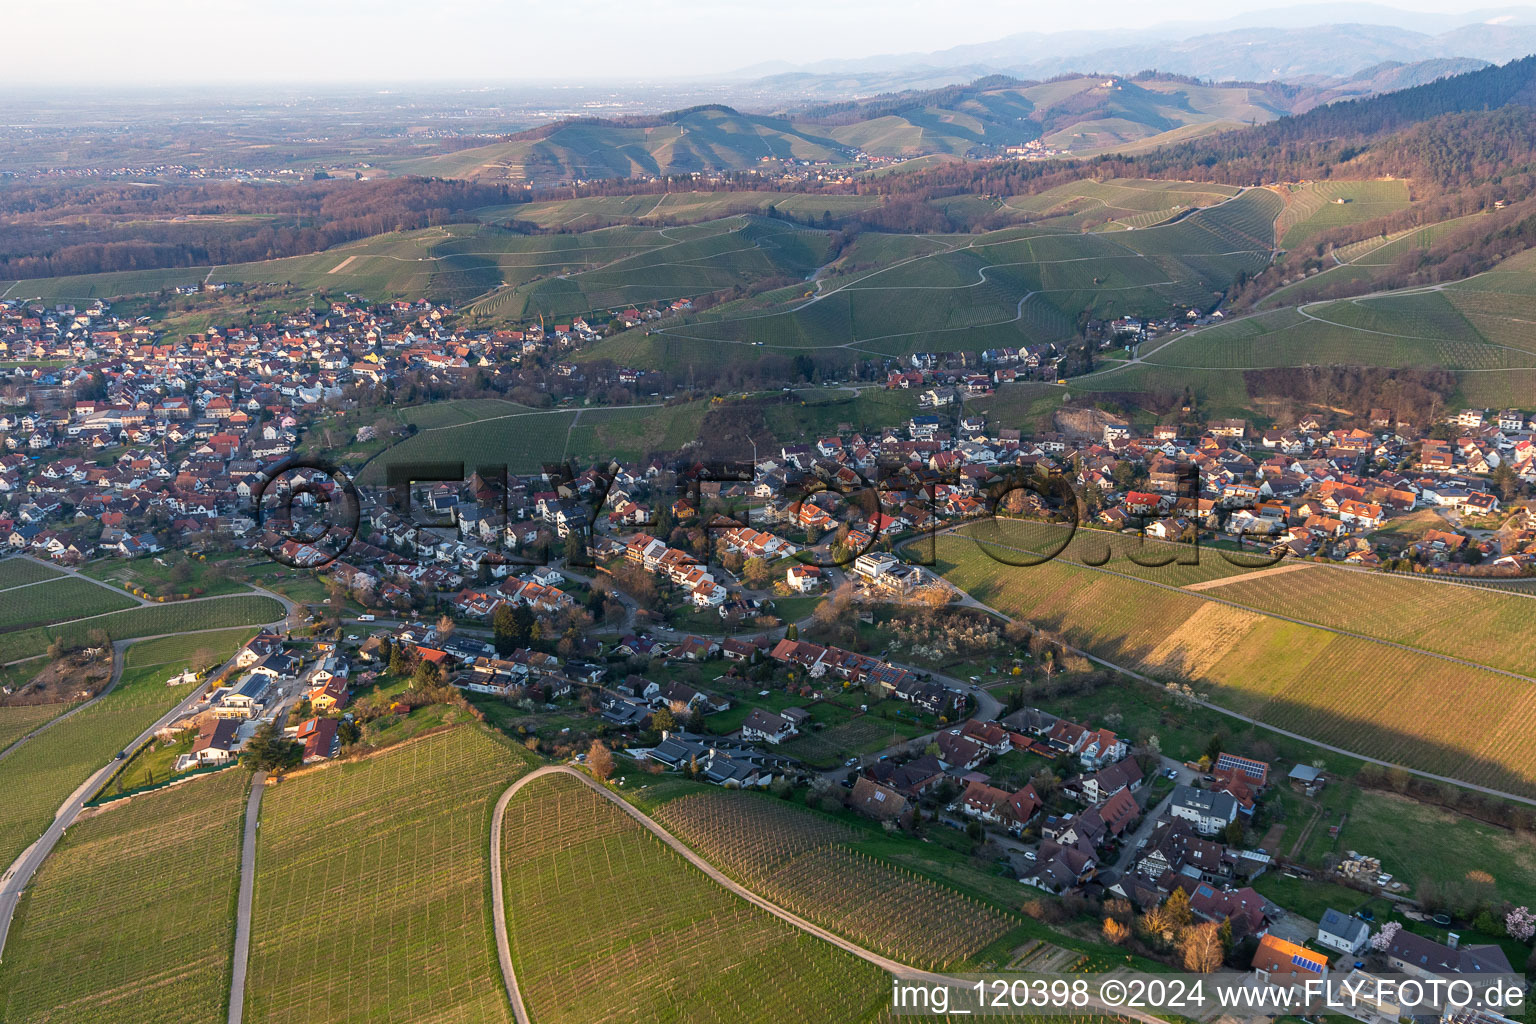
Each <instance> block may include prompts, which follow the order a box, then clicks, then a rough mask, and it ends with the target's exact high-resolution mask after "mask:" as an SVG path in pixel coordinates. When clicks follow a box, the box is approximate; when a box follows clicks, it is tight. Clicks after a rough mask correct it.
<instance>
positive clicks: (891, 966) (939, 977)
mask: <svg viewBox="0 0 1536 1024" xmlns="http://www.w3.org/2000/svg"><path fill="white" fill-rule="evenodd" d="M549 775H569V776H571V777H572V778H576V779H580V780H581V782H582V783H583V784H584V785H586V786H587V787H588V788H590V789H591V790H592V791H593V792H596V793H599V794H601V795H602V796H604V797H606V798H607V799H608V800H610V801H611V802H612V803H614V804H615V805H616V806H618V807H619V808H620V809H622V810H623V811H624V813H626V814H628V815H629V816H630V817H631V818H633V819H634V820H635V821H636V822H638V823H639V824H640V825H641V826H642V827H643V828H645V829H646V830H647V831H649V832H650V833H651V834H652V835H654V836H656V838H658V839H660V840H661V841H662V842H663V843H666V844H667V846H668V847H670V848H671V849H672V850H673V851H674V852H676V853H677V854H678V855H679V856H681V857H682V858H683V859H684V860H686V861H687V862H688V863H690V864H692V865H693V866H694V867H696V868H698V869H699V870H700V871H702V872H704V874H706V875H707V876H709V878H710V879H712V880H713V881H714V882H715V883H716V884H718V885H720V886H721V887H722V888H724V889H727V890H728V891H730V892H732V893H735V894H736V895H737V896H740V897H741V898H742V899H744V900H746V901H747V902H748V903H750V904H752V905H753V906H755V907H758V908H759V909H761V910H765V911H767V912H768V913H770V914H772V915H773V916H774V917H777V918H778V919H779V920H781V921H784V922H786V923H788V924H791V925H793V926H794V927H796V928H798V929H800V930H801V931H803V932H806V933H807V934H810V935H814V936H816V937H817V938H818V939H821V940H823V941H824V942H828V943H831V944H832V945H834V946H836V947H837V948H838V949H841V950H843V951H844V952H846V953H851V954H853V955H854V956H856V957H858V958H859V959H860V960H864V961H866V962H868V963H871V964H874V965H875V966H876V967H878V968H880V969H881V970H883V971H885V972H887V973H888V974H891V975H893V976H894V977H897V978H900V979H901V980H902V981H910V982H917V983H920V984H925V985H948V986H952V987H956V988H965V987H969V986H971V985H972V984H973V983H974V982H973V980H966V979H964V978H957V977H953V976H950V975H946V974H936V973H934V972H932V971H923V970H919V969H917V968H915V967H909V966H908V965H906V964H903V963H899V962H898V961H895V960H892V959H890V958H889V957H884V956H881V955H880V954H879V953H876V952H873V951H871V950H868V949H865V948H864V947H863V946H860V945H858V944H857V943H855V942H851V941H849V940H848V939H845V938H843V937H842V936H840V935H835V934H833V933H832V932H829V931H827V930H826V929H825V928H822V927H820V926H819V925H816V924H813V923H811V922H810V921H807V920H806V919H805V918H803V917H801V916H799V915H798V914H794V913H791V912H790V911H788V910H785V909H784V908H783V907H780V906H779V905H777V904H776V903H772V902H770V901H768V900H766V899H764V898H763V897H761V896H759V895H758V894H757V893H755V892H753V891H752V890H750V889H747V888H744V887H743V886H741V885H738V884H737V883H736V882H734V881H732V880H731V879H730V878H728V877H726V876H725V875H724V874H722V873H721V872H720V871H719V870H717V869H716V868H715V866H714V865H713V864H711V863H709V861H707V860H705V859H704V858H703V857H700V856H699V855H698V854H696V853H694V852H693V850H691V849H689V848H688V846H687V845H685V844H684V843H683V841H682V840H680V839H678V838H677V837H676V836H674V835H673V834H672V833H670V832H668V831H667V830H666V829H664V828H662V827H661V826H660V825H658V824H657V823H656V822H655V821H654V820H653V819H652V818H651V817H650V816H649V815H647V814H646V813H645V812H644V811H642V810H640V809H639V808H637V807H635V806H634V805H632V804H630V803H628V802H627V801H625V800H624V798H623V797H621V796H619V795H618V794H617V793H614V792H613V791H612V790H610V789H608V788H607V787H606V786H603V785H601V784H599V783H598V782H596V781H594V780H593V779H592V778H591V777H589V776H587V775H584V774H582V773H581V772H578V771H576V770H575V769H574V768H568V767H566V766H564V765H550V766H548V767H545V768H540V769H538V770H536V771H533V772H530V773H528V774H527V775H524V776H523V777H522V778H520V779H518V780H517V781H516V782H514V783H512V785H510V786H508V787H507V788H506V790H505V791H504V792H503V793H502V794H501V797H500V799H498V800H497V801H496V809H495V811H494V812H493V813H492V815H491V916H492V919H493V921H494V924H495V931H496V955H497V957H498V958H499V959H500V960H501V973H502V978H503V979H504V980H505V982H506V986H507V998H508V1000H510V1002H511V1004H512V1015H513V1016H514V1017H515V1018H516V1019H517V1022H518V1024H531V1021H530V1019H529V1016H528V1008H527V1007H526V1006H525V1005H524V1004H523V997H522V992H521V990H520V989H519V988H518V985H517V976H516V974H515V972H514V971H513V967H512V944H511V941H510V940H509V939H508V937H507V912H506V902H505V894H504V892H503V888H502V880H501V877H502V876H501V832H502V825H503V823H504V822H505V820H506V811H507V804H508V803H509V802H511V800H512V798H513V797H514V796H516V795H517V793H518V791H519V790H521V789H522V788H523V787H524V786H526V785H527V784H528V783H530V782H532V781H533V780H535V779H539V778H544V777H545V776H549ZM1089 1005H1090V1006H1091V1007H1093V1008H1094V1009H1097V1010H1099V1011H1101V1012H1103V1013H1107V1014H1110V1015H1112V1016H1116V1017H1121V1018H1130V1019H1133V1020H1139V1021H1143V1022H1145V1024H1165V1022H1163V1021H1162V1020H1160V1019H1159V1018H1157V1017H1154V1016H1152V1015H1151V1014H1146V1013H1142V1012H1140V1011H1138V1010H1130V1009H1126V1008H1124V1007H1110V1006H1108V1005H1104V1004H1100V1003H1098V1002H1096V1001H1094V1002H1090V1004H1089Z"/></svg>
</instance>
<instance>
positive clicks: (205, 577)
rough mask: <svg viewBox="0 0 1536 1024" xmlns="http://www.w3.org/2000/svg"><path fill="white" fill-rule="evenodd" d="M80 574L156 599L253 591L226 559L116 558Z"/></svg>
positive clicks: (176, 556)
mask: <svg viewBox="0 0 1536 1024" xmlns="http://www.w3.org/2000/svg"><path fill="white" fill-rule="evenodd" d="M183 565H184V566H186V569H185V575H186V578H185V579H181V580H177V579H175V578H174V577H175V575H176V572H177V569H178V568H179V567H180V566H183ZM80 571H81V572H82V573H83V574H85V575H86V576H89V577H91V578H92V579H97V580H101V581H103V582H105V583H111V584H114V585H115V586H119V587H123V588H124V589H127V588H128V587H137V588H138V589H140V590H144V591H146V592H148V593H149V594H150V595H152V596H155V597H159V596H162V595H164V596H167V597H173V598H174V597H179V596H180V595H183V594H185V595H190V596H194V597H216V596H220V595H223V594H241V593H247V592H249V590H250V588H249V587H247V586H246V585H245V584H244V583H242V582H241V581H240V578H239V576H238V575H236V574H234V573H231V572H230V571H229V562H228V560H227V559H223V558H215V559H213V560H207V561H205V560H200V559H198V558H195V557H187V556H178V555H175V554H167V555H165V556H163V557H151V558H134V559H130V560H127V561H124V560H121V559H112V560H110V561H101V562H91V563H88V564H87V565H85V566H84V567H82V568H81V570H80ZM53 621H59V620H58V619H55V620H53Z"/></svg>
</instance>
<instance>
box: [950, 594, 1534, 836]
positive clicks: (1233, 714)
mask: <svg viewBox="0 0 1536 1024" xmlns="http://www.w3.org/2000/svg"><path fill="white" fill-rule="evenodd" d="M1175 589H1177V588H1175ZM964 603H965V604H966V606H967V607H971V608H977V609H980V610H982V611H986V612H991V613H992V614H993V615H997V616H999V617H1000V618H1002V619H1003V620H1004V621H1007V622H1012V621H1013V619H1012V616H1010V615H1008V614H1007V613H1005V612H1000V611H998V610H997V609H996V608H993V607H992V606H991V605H987V604H983V603H982V602H980V601H978V600H976V599H975V598H974V597H971V596H970V595H969V594H967V595H966V600H965V602H964ZM1307 625H1311V623H1307ZM1062 646H1063V647H1065V648H1066V649H1067V650H1069V651H1071V652H1072V653H1073V654H1080V655H1082V656H1083V657H1085V658H1087V659H1088V660H1089V661H1091V662H1093V663H1094V664H1097V665H1103V666H1104V667H1105V668H1108V669H1113V670H1114V671H1116V672H1119V673H1120V674H1121V675H1125V676H1129V677H1130V678H1132V679H1135V680H1137V681H1139V682H1143V683H1146V684H1147V685H1149V686H1153V687H1156V688H1157V689H1159V690H1161V689H1163V684H1162V683H1160V682H1158V681H1157V680H1156V679H1153V678H1152V677H1150V676H1146V675H1143V674H1142V673H1140V672H1137V671H1136V670H1135V669H1132V668H1127V667H1126V666H1124V665H1117V664H1115V663H1114V662H1112V661H1108V660H1106V659H1104V658H1101V657H1099V656H1098V655H1096V654H1090V653H1089V652H1087V651H1085V650H1083V649H1082V648H1080V647H1073V646H1071V645H1070V644H1062ZM1478 667H1479V668H1482V667H1485V666H1478ZM1196 703H1198V704H1199V705H1200V706H1201V707H1204V708H1207V709H1209V710H1211V711H1215V712H1216V713H1218V714H1222V715H1226V716H1227V717H1228V718H1235V719H1237V720H1238V721H1240V722H1247V723H1248V724H1249V725H1256V726H1258V727H1259V728H1260V729H1268V730H1269V731H1270V732H1272V733H1276V734H1277V735H1280V736H1286V737H1289V738H1290V739H1293V740H1300V741H1301V742H1303V743H1309V744H1311V745H1312V746H1314V747H1316V748H1318V749H1319V750H1326V751H1328V752H1329V753H1331V754H1342V755H1344V756H1345V757H1352V758H1354V759H1355V760H1357V761H1364V762H1365V763H1367V764H1374V765H1380V766H1381V767H1383V768H1398V769H1401V770H1402V771H1405V772H1407V773H1408V774H1410V775H1417V776H1418V777H1419V778H1421V779H1432V780H1434V781H1435V782H1445V783H1449V784H1450V785H1452V786H1460V787H1461V788H1462V789H1470V790H1472V791H1473V792H1476V793H1486V794H1488V795H1489V796H1496V797H1499V798H1500V799H1502V800H1512V801H1514V802H1515V803H1521V804H1528V805H1530V806H1532V807H1536V799H1533V798H1531V797H1528V796H1521V795H1519V794H1518V793H1506V792H1504V791H1503V790H1501V789H1491V788H1489V787H1488V786H1479V785H1477V784H1476V783H1473V782H1467V781H1465V780H1463V779H1454V778H1451V777H1450V776H1449V775H1436V774H1435V773H1434V772H1426V771H1420V770H1419V769H1417V768H1410V767H1408V766H1407V765H1403V764H1397V763H1395V762H1393V761H1383V760H1382V759H1381V758H1379V757H1371V756H1369V755H1367V754H1362V753H1359V752H1358V751H1354V750H1346V749H1344V748H1343V747H1336V746H1334V745H1333V744H1331V743H1324V742H1322V741H1321V740H1318V739H1314V738H1312V737H1311V736H1303V735H1302V734H1301V733H1299V732H1291V731H1290V730H1289V729H1282V728H1280V727H1279V726H1276V725H1270V724H1269V723H1268V722H1261V721H1259V720H1258V719H1257V718H1254V717H1252V716H1251V715H1244V714H1241V713H1240V712H1237V711H1233V710H1231V709H1230V708H1224V707H1222V706H1221V705H1219V704H1212V703H1211V702H1210V701H1208V700H1199V701H1196Z"/></svg>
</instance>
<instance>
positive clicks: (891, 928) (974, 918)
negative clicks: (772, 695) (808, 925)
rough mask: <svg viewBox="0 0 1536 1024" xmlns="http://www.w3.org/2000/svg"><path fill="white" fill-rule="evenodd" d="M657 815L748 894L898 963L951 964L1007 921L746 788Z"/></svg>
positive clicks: (989, 939) (683, 803)
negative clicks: (854, 847) (849, 844)
mask: <svg viewBox="0 0 1536 1024" xmlns="http://www.w3.org/2000/svg"><path fill="white" fill-rule="evenodd" d="M790 815H797V816H798V817H800V818H810V819H811V820H810V821H807V822H797V821H795V820H794V819H793V818H790V817H789V816H790ZM656 817H657V820H659V821H661V822H662V823H663V824H665V825H666V826H667V828H668V829H670V830H672V831H673V832H675V833H676V834H677V835H678V837H679V838H681V839H682V840H683V841H684V842H686V843H688V844H689V845H690V846H692V847H693V848H694V849H696V850H698V851H699V853H700V855H701V856H703V857H704V858H705V859H706V860H708V861H709V862H710V863H712V864H714V865H715V866H716V867H718V868H720V870H722V871H724V872H725V873H726V874H729V875H731V876H732V877H733V878H735V879H736V880H737V881H739V882H740V883H741V884H742V885H745V886H746V887H747V888H749V889H751V890H752V891H754V892H756V893H758V894H760V895H762V896H764V897H766V898H768V899H769V900H772V901H773V902H775V903H777V904H779V905H780V906H782V907H784V908H785V909H787V910H791V911H793V912H795V913H796V914H799V915H801V916H802V917H806V918H809V919H810V920H812V921H814V922H816V923H817V924H819V925H821V926H822V927H823V928H828V929H830V930H832V931H835V932H838V933H840V934H842V935H846V936H847V937H848V938H850V939H853V940H854V941H856V942H858V943H859V944H860V945H862V946H864V947H865V948H867V949H873V950H875V951H876V952H878V953H883V954H885V955H886V956H889V957H891V958H892V959H895V960H899V961H901V962H902V963H907V964H911V965H913V966H917V967H926V968H943V967H948V966H951V965H954V964H957V963H960V962H961V961H963V960H965V958H967V957H969V956H972V955H974V954H975V953H977V952H979V951H980V950H982V949H983V948H985V947H986V946H987V945H988V944H990V943H991V942H993V941H994V940H996V939H997V938H998V937H999V936H1001V935H1002V934H1004V933H1005V932H1007V931H1008V930H1009V928H1011V927H1012V926H1013V923H1014V922H1012V921H1011V920H1010V919H1009V918H1008V916H1007V915H1005V914H1003V913H1001V912H999V911H997V910H994V909H993V908H991V907H989V906H986V905H985V904H982V903H979V902H978V901H976V900H973V899H970V898H969V897H967V896H964V895H962V894H960V893H958V892H955V891H954V890H953V889H948V888H946V887H944V886H942V885H939V884H937V883H935V882H932V881H930V880H928V879H926V878H923V877H921V876H919V875H915V874H913V873H911V872H909V871H905V870H903V869H901V868H897V867H893V866H892V865H890V864H887V863H885V862H884V861H879V860H875V859H873V858H871V857H869V856H867V855H865V854H862V853H859V852H857V851H855V850H852V849H849V848H848V847H846V846H843V845H840V843H841V842H843V841H845V840H846V839H847V838H850V837H848V836H844V835H838V834H837V832H838V831H839V826H836V825H831V824H827V823H824V822H822V821H820V820H818V819H815V818H812V817H811V816H810V815H809V814H807V813H805V812H799V811H795V810H793V809H792V808H789V807H787V806H775V805H774V804H773V803H771V802H769V801H766V800H762V799H758V798H755V797H753V796H752V795H750V794H731V793H707V794H701V795H697V796H693V797H689V798H687V799H686V800H683V801H674V802H673V803H669V804H664V805H663V806H662V807H661V809H660V810H659V811H658V812H657V815H656ZM770 834H772V835H773V838H767V837H768V836H769V835H770Z"/></svg>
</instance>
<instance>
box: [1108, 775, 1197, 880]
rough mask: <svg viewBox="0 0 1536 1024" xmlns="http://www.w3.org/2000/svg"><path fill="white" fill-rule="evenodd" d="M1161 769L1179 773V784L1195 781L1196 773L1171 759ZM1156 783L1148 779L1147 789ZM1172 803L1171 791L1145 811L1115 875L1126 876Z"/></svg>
mask: <svg viewBox="0 0 1536 1024" xmlns="http://www.w3.org/2000/svg"><path fill="white" fill-rule="evenodd" d="M1159 767H1160V768H1161V769H1162V770H1163V771H1165V772H1166V771H1168V770H1169V769H1172V770H1174V771H1176V772H1178V773H1179V779H1178V781H1179V782H1182V783H1186V784H1192V783H1193V782H1194V781H1195V773H1194V772H1192V771H1190V770H1189V769H1188V768H1186V767H1184V766H1183V765H1182V764H1180V763H1179V762H1177V761H1175V760H1174V759H1173V758H1171V757H1164V758H1163V759H1162V762H1161V764H1160V766H1159ZM1155 781H1157V780H1156V779H1148V780H1147V787H1148V788H1150V787H1151V785H1152V783H1153V782H1155ZM1171 803H1173V791H1172V790H1170V791H1169V793H1168V795H1167V796H1165V797H1163V798H1162V800H1160V801H1158V804H1157V806H1156V807H1148V808H1146V809H1145V812H1144V813H1143V815H1142V819H1141V824H1140V825H1137V826H1136V830H1135V831H1134V832H1132V833H1131V834H1130V835H1128V836H1126V837H1125V841H1124V842H1123V843H1122V844H1121V848H1120V856H1119V857H1118V858H1116V860H1115V863H1114V865H1113V866H1112V867H1111V870H1112V871H1114V873H1115V874H1117V875H1124V874H1125V872H1126V869H1128V868H1129V867H1130V866H1131V862H1132V861H1133V860H1135V859H1136V855H1137V854H1138V853H1140V852H1141V850H1140V845H1141V842H1142V840H1144V839H1147V838H1149V837H1151V835H1152V830H1153V828H1155V827H1156V826H1157V821H1158V819H1159V818H1161V817H1162V816H1163V813H1164V812H1165V811H1167V810H1168V805H1169V804H1171Z"/></svg>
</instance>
